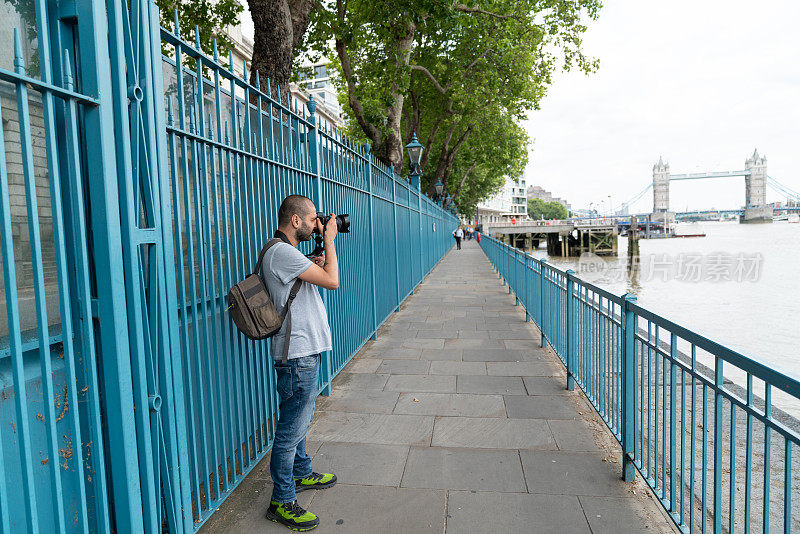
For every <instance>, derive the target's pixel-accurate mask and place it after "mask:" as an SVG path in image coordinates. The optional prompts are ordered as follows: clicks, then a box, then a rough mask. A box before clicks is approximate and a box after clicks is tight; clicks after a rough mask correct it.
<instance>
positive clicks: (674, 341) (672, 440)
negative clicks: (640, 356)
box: [669, 333, 683, 512]
mask: <svg viewBox="0 0 800 534" xmlns="http://www.w3.org/2000/svg"><path fill="white" fill-rule="evenodd" d="M669 348H670V359H669V511H670V512H675V511H676V508H675V506H676V503H675V481H676V479H677V472H676V471H677V469H676V467H677V465H676V462H675V445H676V442H677V436H676V435H675V433H676V432H677V420H676V418H675V395H676V393H675V392H676V386H677V384H676V382H677V381H678V372H677V371H678V369H677V367H676V366H675V362H676V361H678V336H677V335H675V333H670V339H669ZM681 476H683V470H681Z"/></svg>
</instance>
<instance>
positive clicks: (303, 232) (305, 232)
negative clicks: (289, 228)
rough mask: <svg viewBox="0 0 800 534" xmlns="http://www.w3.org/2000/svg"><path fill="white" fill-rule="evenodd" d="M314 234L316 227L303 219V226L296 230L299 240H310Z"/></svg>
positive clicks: (295, 234)
mask: <svg viewBox="0 0 800 534" xmlns="http://www.w3.org/2000/svg"><path fill="white" fill-rule="evenodd" d="M312 235H314V227H313V226H311V225H310V224H306V222H305V221H303V226H301V227H300V228H298V229H297V230H295V233H294V237H295V239H297V241H299V242H301V243H302V242H303V241H308V240H309V239H311V236H312Z"/></svg>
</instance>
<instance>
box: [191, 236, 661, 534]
mask: <svg viewBox="0 0 800 534" xmlns="http://www.w3.org/2000/svg"><path fill="white" fill-rule="evenodd" d="M538 340H539V331H538V330H537V329H536V327H535V326H533V323H526V322H525V315H524V312H523V311H522V308H521V307H517V306H515V302H514V298H513V297H512V296H510V295H509V294H508V289H507V288H506V287H505V286H503V285H502V284H501V282H500V280H499V279H498V276H497V274H495V273H494V271H492V269H491V265H490V264H489V262H488V260H487V259H486V257H485V256H484V254H483V252H482V251H481V250H480V248H479V247H478V246H477V244H476V243H475V242H474V241H468V242H466V243H465V244H464V247H463V249H462V250H460V251H458V250H451V251H450V252H449V253H448V254H447V256H445V258H444V259H443V260H442V262H441V263H440V264H439V265H438V266H437V267H436V268H435V269H434V271H433V272H432V273H431V274H430V275H429V276H428V278H426V280H425V281H424V282H423V283H422V284H421V285H420V286H419V287H418V288H417V291H415V294H414V295H412V296H411V297H410V298H409V299H408V300H407V301H406V303H405V304H404V305H403V306H402V307H401V310H400V311H399V312H397V313H395V314H394V315H393V316H392V317H391V318H390V319H389V320H388V321H387V323H386V325H385V326H384V327H383V328H382V329H381V330H380V332H379V334H378V339H377V341H373V342H369V343H368V344H367V345H366V346H365V347H364V348H363V349H362V350H361V351H360V352H359V354H358V355H357V356H356V357H355V358H354V359H353V360H352V361H351V362H350V363H349V364H348V365H347V366H346V367H345V369H344V370H343V372H342V373H341V374H340V375H339V376H338V377H337V378H336V380H335V381H334V388H333V393H332V395H331V396H330V397H320V398H319V399H318V400H317V412H316V416H315V420H314V423H313V424H312V426H311V430H310V432H309V435H308V439H309V446H308V449H309V451H310V452H311V453H312V454H313V455H314V463H313V466H314V469H315V470H316V471H322V472H332V473H336V474H337V475H338V477H339V484H337V485H336V486H335V487H333V488H330V489H328V490H323V491H316V492H312V491H308V492H304V493H301V494H300V496H299V501H300V503H301V505H303V506H304V507H306V508H309V509H310V510H311V511H313V512H314V513H316V514H317V515H319V516H320V520H321V524H320V526H319V527H318V528H317V529H316V530H315V532H319V533H320V534H323V533H327V532H340V533H343V532H348V533H399V532H409V533H417V532H436V533H442V532H446V533H483V532H487V533H489V532H491V533H505V532H535V533H549V532H553V533H555V532H558V533H564V534H566V533H573V532H574V533H587V532H591V533H594V534H598V533H615V534H616V533H622V532H676V530H675V529H674V528H673V526H672V523H671V522H670V520H669V519H668V518H667V517H666V515H665V514H664V513H663V512H662V510H661V508H660V506H659V505H658V504H657V503H656V502H655V501H654V500H653V498H652V497H651V496H650V494H649V493H648V491H647V490H646V489H645V486H644V484H643V483H642V482H641V481H640V480H637V481H636V482H634V483H630V484H626V483H624V482H622V481H621V480H620V473H621V463H620V452H619V447H618V446H617V444H616V441H614V439H613V438H612V437H611V435H610V434H609V433H608V431H607V430H606V429H605V426H604V425H603V423H602V422H601V421H600V420H599V419H598V418H597V417H596V415H595V414H594V412H593V410H592V409H591V408H590V406H589V404H588V403H587V401H586V400H585V398H584V397H583V396H582V394H580V393H578V392H569V391H566V390H565V384H566V378H565V374H564V371H563V367H562V366H561V363H560V362H559V361H558V359H557V358H556V356H555V355H553V354H552V353H550V352H549V351H547V350H544V349H542V348H540V347H539V341H538ZM271 491H272V485H271V481H270V479H269V457H267V458H265V459H264V460H263V461H262V462H261V463H260V464H259V465H258V466H256V467H255V468H254V469H253V471H252V472H251V473H250V474H249V475H248V477H247V478H246V479H245V480H244V481H243V482H242V484H241V485H240V486H239V487H238V488H237V490H236V491H235V492H234V493H233V495H231V496H230V497H229V498H228V499H227V500H226V501H225V502H224V503H223V505H222V506H221V507H220V509H219V510H218V511H217V512H216V513H215V514H214V515H213V516H212V517H211V519H209V521H208V522H207V523H206V524H205V525H204V526H203V528H202V529H201V532H203V533H208V534H211V533H214V534H217V533H239V532H267V533H269V532H278V533H279V532H288V531H287V530H286V529H285V528H284V527H282V526H279V525H276V524H274V523H271V522H270V521H268V520H267V519H265V517H264V513H265V511H266V508H267V502H268V499H269V496H270V494H271Z"/></svg>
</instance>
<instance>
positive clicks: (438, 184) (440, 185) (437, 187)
mask: <svg viewBox="0 0 800 534" xmlns="http://www.w3.org/2000/svg"><path fill="white" fill-rule="evenodd" d="M433 189H434V190H435V191H436V200H441V198H442V195H443V194H444V184H443V183H442V180H441V179H439V180H436V183H435V184H433Z"/></svg>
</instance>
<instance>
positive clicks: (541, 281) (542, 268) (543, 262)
mask: <svg viewBox="0 0 800 534" xmlns="http://www.w3.org/2000/svg"><path fill="white" fill-rule="evenodd" d="M546 263H547V260H546V259H545V258H542V259H541V260H539V332H540V334H541V338H540V340H539V344H540V345H541V347H542V348H545V347H547V338H546V337H545V333H544V331H545V324H544V323H545V320H544V313H545V304H544V289H545V283H544V276H545V274H544V273H545V265H546Z"/></svg>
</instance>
